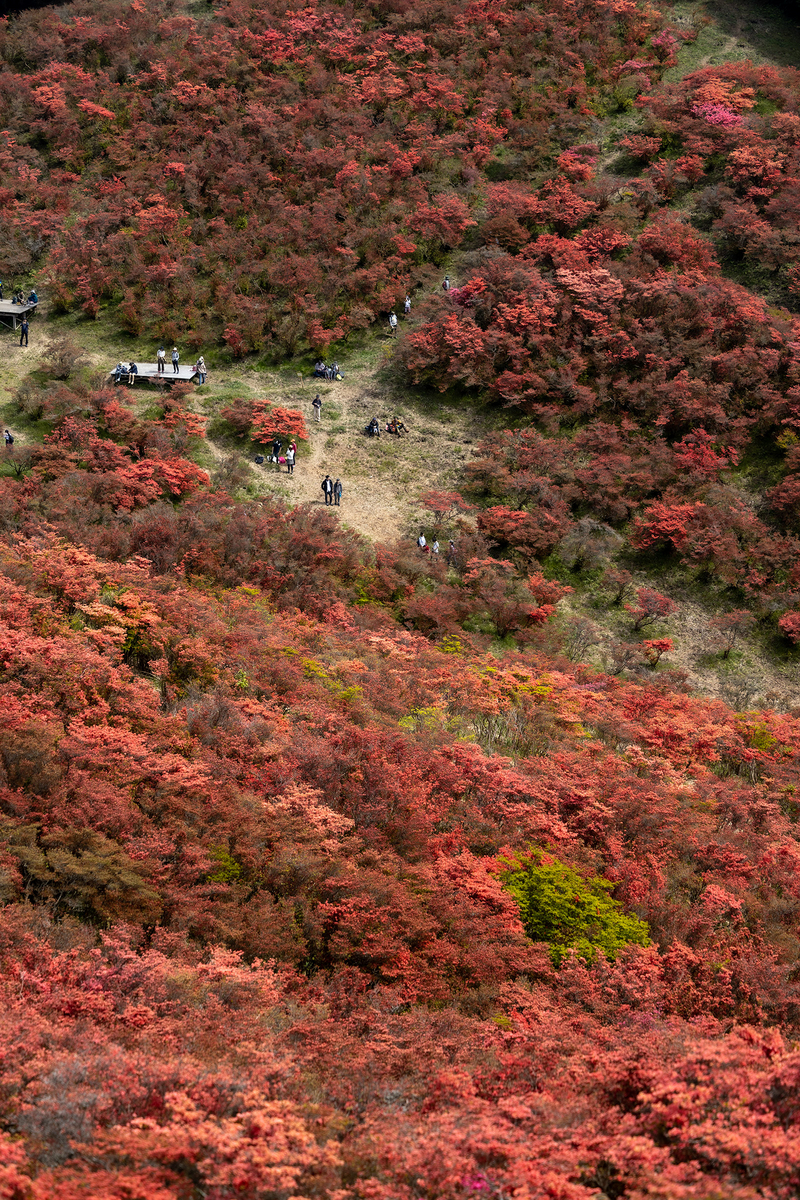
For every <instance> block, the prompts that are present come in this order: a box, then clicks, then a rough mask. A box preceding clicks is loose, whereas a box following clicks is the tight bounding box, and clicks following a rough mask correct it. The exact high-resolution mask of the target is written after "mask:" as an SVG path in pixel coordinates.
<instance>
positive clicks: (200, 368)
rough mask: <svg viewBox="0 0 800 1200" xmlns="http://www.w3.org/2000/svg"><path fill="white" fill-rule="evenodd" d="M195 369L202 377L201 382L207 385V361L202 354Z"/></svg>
mask: <svg viewBox="0 0 800 1200" xmlns="http://www.w3.org/2000/svg"><path fill="white" fill-rule="evenodd" d="M194 369H195V371H196V372H197V374H198V375H199V377H200V382H201V383H205V381H206V360H205V359H204V358H203V356H202V354H201V355H200V357H199V358H198V360H197V362H196V363H195V364H194Z"/></svg>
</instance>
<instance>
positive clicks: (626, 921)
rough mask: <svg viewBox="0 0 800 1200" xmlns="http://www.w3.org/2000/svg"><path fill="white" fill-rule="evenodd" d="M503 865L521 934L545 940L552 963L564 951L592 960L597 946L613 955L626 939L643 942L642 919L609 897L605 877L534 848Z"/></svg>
mask: <svg viewBox="0 0 800 1200" xmlns="http://www.w3.org/2000/svg"><path fill="white" fill-rule="evenodd" d="M506 867H507V869H506V870H505V871H504V872H503V875H502V876H501V878H502V880H503V885H504V887H505V888H506V889H507V891H509V892H510V893H511V895H512V896H513V897H514V899H515V900H516V901H517V904H518V905H519V911H520V916H521V918H522V923H523V925H524V926H525V932H526V933H527V935H528V937H529V938H530V939H531V940H532V941H534V942H547V944H548V946H549V947H550V959H551V961H552V963H553V965H554V966H556V967H557V966H558V965H559V964H560V962H561V960H562V959H563V957H564V955H565V954H566V953H567V951H568V950H574V951H575V952H576V953H577V954H578V955H579V957H580V958H584V959H586V960H587V962H594V960H595V958H596V957H597V951H598V950H602V952H603V954H604V955H605V956H606V958H610V959H614V958H616V956H617V954H618V953H619V951H620V950H621V949H622V947H623V946H627V945H629V944H630V943H631V942H633V943H635V944H636V945H637V946H646V945H647V944H648V942H649V940H650V938H649V930H648V927H647V923H646V922H645V921H640V920H639V918H638V917H635V916H631V915H629V914H628V913H625V912H624V911H623V910H622V907H621V905H620V904H618V903H617V901H616V900H612V899H611V897H610V895H609V892H610V891H612V889H613V887H614V885H613V883H609V881H608V880H607V879H600V878H598V877H597V876H595V877H594V878H593V879H584V877H583V876H582V875H579V874H578V872H577V871H575V870H573V869H572V867H568V866H566V864H565V863H561V862H559V861H558V860H557V859H553V858H550V857H549V856H545V855H543V854H542V853H541V851H538V850H535V851H533V852H532V853H530V854H528V855H525V856H523V857H521V858H518V859H515V860H514V861H511V862H508V863H507V864H506Z"/></svg>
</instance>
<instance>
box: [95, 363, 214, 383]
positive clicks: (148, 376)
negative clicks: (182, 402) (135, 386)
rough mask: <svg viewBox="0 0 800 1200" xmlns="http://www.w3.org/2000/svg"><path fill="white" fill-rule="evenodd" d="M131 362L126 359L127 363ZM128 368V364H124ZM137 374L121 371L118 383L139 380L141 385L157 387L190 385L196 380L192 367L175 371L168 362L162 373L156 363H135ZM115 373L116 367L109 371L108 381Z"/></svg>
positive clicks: (179, 368)
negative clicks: (149, 384) (172, 384)
mask: <svg viewBox="0 0 800 1200" xmlns="http://www.w3.org/2000/svg"><path fill="white" fill-rule="evenodd" d="M130 361H131V360H130V359H128V362H130ZM125 366H126V367H127V366H128V363H127V362H126V363H125ZM136 367H137V374H136V375H129V374H128V372H127V371H123V372H122V375H121V377H120V383H122V384H128V383H130V381H131V380H133V383H136V381H137V380H140V381H141V382H143V383H157V384H158V385H159V386H161V385H162V384H165V383H191V382H192V380H194V379H196V378H197V371H196V370H195V369H194V367H193V366H192V367H180V366H179V367H178V370H177V371H176V370H175V369H174V368H173V366H172V363H171V362H168V363H167V365H166V367H165V368H164V370H163V371H159V369H158V363H147V362H137V363H136ZM116 373H117V369H116V367H115V368H114V370H113V371H109V379H113V378H114V376H115V375H116Z"/></svg>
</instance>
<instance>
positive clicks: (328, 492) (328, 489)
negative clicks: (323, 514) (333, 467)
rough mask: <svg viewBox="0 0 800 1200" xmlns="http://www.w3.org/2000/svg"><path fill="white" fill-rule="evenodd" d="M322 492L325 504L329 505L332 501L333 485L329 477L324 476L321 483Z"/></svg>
mask: <svg viewBox="0 0 800 1200" xmlns="http://www.w3.org/2000/svg"><path fill="white" fill-rule="evenodd" d="M322 490H323V492H324V493H325V504H326V506H327V505H329V504H330V503H331V501H332V499H333V483H332V481H331V477H330V475H326V476H325V478H324V479H323V481H322Z"/></svg>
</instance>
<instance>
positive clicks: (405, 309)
mask: <svg viewBox="0 0 800 1200" xmlns="http://www.w3.org/2000/svg"><path fill="white" fill-rule="evenodd" d="M410 312H411V297H410V296H406V298H405V300H404V301H403V316H404V317H407V316H408V314H409V313H410Z"/></svg>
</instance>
